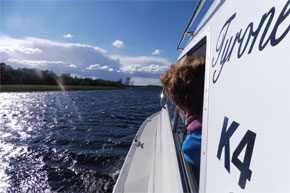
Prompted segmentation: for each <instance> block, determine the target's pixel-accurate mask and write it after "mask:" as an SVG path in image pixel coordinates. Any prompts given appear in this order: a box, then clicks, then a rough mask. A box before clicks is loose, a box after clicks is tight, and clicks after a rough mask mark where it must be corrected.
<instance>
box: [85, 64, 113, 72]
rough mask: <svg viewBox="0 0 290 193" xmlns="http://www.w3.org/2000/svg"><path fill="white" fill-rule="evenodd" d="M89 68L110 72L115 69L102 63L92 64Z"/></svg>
mask: <svg viewBox="0 0 290 193" xmlns="http://www.w3.org/2000/svg"><path fill="white" fill-rule="evenodd" d="M87 69H88V70H108V71H110V72H112V71H114V69H113V68H110V67H109V66H106V65H105V66H101V65H100V64H91V65H90V66H89V67H87Z"/></svg>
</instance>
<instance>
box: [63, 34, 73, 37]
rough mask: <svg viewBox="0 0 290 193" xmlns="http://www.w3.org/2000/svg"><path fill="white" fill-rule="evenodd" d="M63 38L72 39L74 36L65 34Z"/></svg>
mask: <svg viewBox="0 0 290 193" xmlns="http://www.w3.org/2000/svg"><path fill="white" fill-rule="evenodd" d="M63 37H64V38H72V37H74V36H73V35H71V34H66V35H63Z"/></svg>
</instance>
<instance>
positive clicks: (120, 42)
mask: <svg viewBox="0 0 290 193" xmlns="http://www.w3.org/2000/svg"><path fill="white" fill-rule="evenodd" d="M112 45H113V46H115V47H117V48H124V47H125V45H124V42H123V41H121V40H116V41H114V42H113V44H112Z"/></svg>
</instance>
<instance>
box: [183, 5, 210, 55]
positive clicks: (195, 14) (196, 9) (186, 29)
mask: <svg viewBox="0 0 290 193" xmlns="http://www.w3.org/2000/svg"><path fill="white" fill-rule="evenodd" d="M204 2H205V0H199V1H198V4H197V6H196V7H195V10H194V12H193V14H192V17H191V18H190V20H189V22H188V24H187V27H186V28H185V31H184V33H183V35H182V37H181V39H180V41H179V44H178V46H177V50H183V48H181V47H180V46H181V44H182V42H183V40H184V38H185V37H186V36H193V35H194V31H191V32H189V29H190V27H191V26H192V24H193V22H194V21H195V19H196V18H197V16H198V14H199V12H200V10H201V8H202V7H203V4H204Z"/></svg>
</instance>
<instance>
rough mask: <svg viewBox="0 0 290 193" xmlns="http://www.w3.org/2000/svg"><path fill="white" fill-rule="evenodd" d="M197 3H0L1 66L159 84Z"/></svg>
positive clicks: (11, 0) (8, 0) (173, 59)
mask: <svg viewBox="0 0 290 193" xmlns="http://www.w3.org/2000/svg"><path fill="white" fill-rule="evenodd" d="M196 3H197V1H55V0H54V1H23V0H22V1H20V0H18V1H13V0H7V1H6V0H1V36H0V38H1V42H0V54H1V55H0V61H1V62H5V63H7V64H8V65H11V66H12V67H14V68H19V67H28V68H39V69H47V70H52V71H54V72H56V73H58V74H61V73H70V74H72V75H73V76H79V77H92V78H102V79H106V80H119V79H120V78H122V79H125V78H126V77H128V76H129V77H132V79H133V80H134V82H135V84H139V85H144V84H159V77H160V74H161V73H162V72H163V71H164V69H166V68H167V67H168V66H169V65H170V64H171V63H173V62H175V61H176V59H177V57H178V55H179V51H177V50H176V47H177V44H178V42H179V40H180V38H181V36H182V33H183V32H184V30H185V28H186V26H187V23H188V21H189V19H190V17H191V15H192V12H193V10H194V8H195V6H196Z"/></svg>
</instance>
